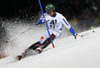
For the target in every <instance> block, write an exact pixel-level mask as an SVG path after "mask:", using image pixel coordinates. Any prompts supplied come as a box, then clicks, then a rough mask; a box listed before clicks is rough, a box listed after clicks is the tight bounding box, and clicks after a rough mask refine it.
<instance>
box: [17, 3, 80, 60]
mask: <svg viewBox="0 0 100 68" xmlns="http://www.w3.org/2000/svg"><path fill="white" fill-rule="evenodd" d="M45 11H46V13H44V16H45V19H46V23H47V25H48V27H49V32H50V36H51V39H52V41H53V40H54V39H56V38H59V37H60V36H61V33H62V24H63V25H64V26H65V27H66V28H67V29H68V30H69V31H70V32H71V33H72V35H73V36H74V37H75V39H76V38H77V37H78V34H76V33H75V31H74V29H73V28H72V26H71V25H70V24H69V23H68V21H67V20H66V18H65V17H64V16H63V15H62V14H60V13H58V12H56V11H55V7H54V5H53V4H51V3H50V4H47V5H46V6H45ZM43 23H44V19H43V16H41V17H40V19H39V20H38V24H43ZM50 43H51V40H50V37H49V35H48V31H47V30H45V32H44V34H43V35H42V36H41V39H40V40H39V41H38V42H36V43H34V44H32V45H31V46H30V47H29V48H27V49H26V50H25V51H24V52H23V53H22V54H21V55H18V56H17V59H18V60H20V59H21V58H23V57H25V56H26V55H28V54H29V53H30V52H31V51H32V50H35V51H36V52H38V53H41V52H42V50H43V49H44V48H46V47H47V46H48V45H49V44H50Z"/></svg>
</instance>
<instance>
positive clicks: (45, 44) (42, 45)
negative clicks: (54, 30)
mask: <svg viewBox="0 0 100 68" xmlns="http://www.w3.org/2000/svg"><path fill="white" fill-rule="evenodd" d="M55 37H56V36H55V35H54V34H52V35H51V39H52V41H53V40H54V39H55ZM50 43H51V40H50V38H47V40H45V41H44V42H43V43H42V44H41V47H42V48H43V49H44V48H46V47H47V46H48V45H49V44H50Z"/></svg>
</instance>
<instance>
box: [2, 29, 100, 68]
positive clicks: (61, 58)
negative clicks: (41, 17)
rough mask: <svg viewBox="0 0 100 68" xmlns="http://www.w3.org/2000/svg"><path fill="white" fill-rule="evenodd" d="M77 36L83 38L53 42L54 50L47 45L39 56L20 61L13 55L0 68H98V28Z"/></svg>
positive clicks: (99, 32)
mask: <svg viewBox="0 0 100 68" xmlns="http://www.w3.org/2000/svg"><path fill="white" fill-rule="evenodd" d="M93 31H95V32H94V33H93ZM28 34H29V33H28ZM79 34H80V35H83V34H84V36H83V37H80V38H79V39H77V40H75V39H74V37H73V36H69V37H65V38H62V39H58V40H55V41H54V44H55V48H53V47H52V45H49V46H48V47H47V48H46V49H45V50H44V51H43V52H42V53H41V54H33V55H30V56H28V57H26V58H24V59H22V60H20V61H18V60H16V59H15V56H14V55H12V56H9V57H7V58H4V59H1V60H0V68H100V28H95V29H93V30H88V31H85V32H82V33H79ZM25 42H26V41H23V42H22V41H21V42H20V41H19V42H18V43H19V44H20V43H25ZM27 42H30V41H27Z"/></svg>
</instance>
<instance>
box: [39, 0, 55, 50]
mask: <svg viewBox="0 0 100 68" xmlns="http://www.w3.org/2000/svg"><path fill="white" fill-rule="evenodd" d="M38 2H39V5H40V9H41V12H42V15H43V18H44V22H45V25H46V27H47V32H48V35H49V37H50V40H51V43H52V46H53V48H54V47H55V46H54V44H53V41H52V38H51V36H50V32H49V27H48V25H47V23H46V19H45V16H44V13H43V9H42V5H41V2H40V0H38Z"/></svg>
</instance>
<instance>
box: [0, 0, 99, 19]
mask: <svg viewBox="0 0 100 68" xmlns="http://www.w3.org/2000/svg"><path fill="white" fill-rule="evenodd" d="M41 3H42V6H43V9H44V6H45V5H46V4H47V3H52V4H54V5H55V7H56V11H58V12H60V13H62V14H63V15H64V16H67V17H68V18H70V17H72V16H74V15H75V16H77V15H79V14H81V13H82V12H83V11H84V10H86V9H89V10H91V12H96V13H98V12H99V10H96V11H95V10H94V9H93V8H92V7H93V6H96V7H97V8H99V0H41ZM39 11H40V7H39V4H38V0H0V18H4V17H6V18H11V17H18V16H20V17H23V16H24V15H26V14H27V15H28V16H32V15H34V14H35V13H38V12H39Z"/></svg>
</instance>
